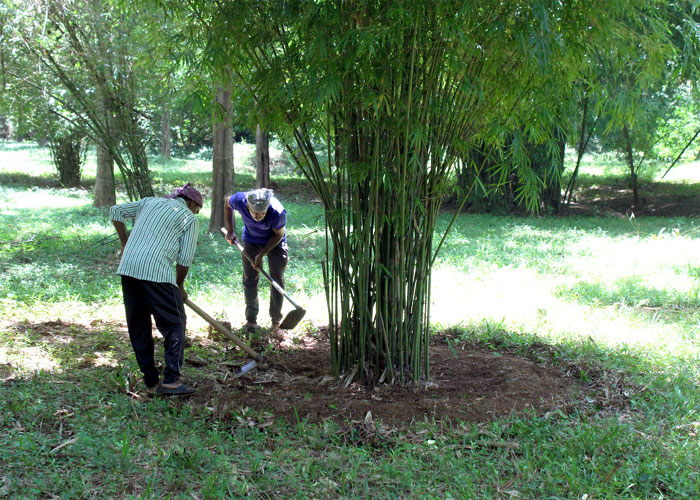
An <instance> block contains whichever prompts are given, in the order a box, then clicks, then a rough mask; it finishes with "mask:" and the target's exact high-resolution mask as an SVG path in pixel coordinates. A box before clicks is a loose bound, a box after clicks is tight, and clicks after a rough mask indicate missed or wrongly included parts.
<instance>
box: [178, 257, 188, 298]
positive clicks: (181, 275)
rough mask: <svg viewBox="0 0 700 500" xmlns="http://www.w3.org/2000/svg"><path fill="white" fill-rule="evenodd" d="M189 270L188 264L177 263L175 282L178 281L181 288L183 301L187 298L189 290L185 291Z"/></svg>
mask: <svg viewBox="0 0 700 500" xmlns="http://www.w3.org/2000/svg"><path fill="white" fill-rule="evenodd" d="M189 271H190V268H189V267H187V266H181V265H180V264H177V265H176V266H175V282H176V283H177V287H178V288H179V289H180V293H181V294H182V300H183V301H185V300H187V292H186V291H185V278H187V273H188V272H189Z"/></svg>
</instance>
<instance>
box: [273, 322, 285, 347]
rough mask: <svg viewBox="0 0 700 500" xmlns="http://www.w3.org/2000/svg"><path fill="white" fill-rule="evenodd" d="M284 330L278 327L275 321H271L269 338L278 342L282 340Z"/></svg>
mask: <svg viewBox="0 0 700 500" xmlns="http://www.w3.org/2000/svg"><path fill="white" fill-rule="evenodd" d="M285 333H286V332H285V331H284V330H282V329H280V324H279V322H277V321H273V322H272V324H271V325H270V338H271V339H272V340H277V341H278V342H282V341H283V340H284V334H285Z"/></svg>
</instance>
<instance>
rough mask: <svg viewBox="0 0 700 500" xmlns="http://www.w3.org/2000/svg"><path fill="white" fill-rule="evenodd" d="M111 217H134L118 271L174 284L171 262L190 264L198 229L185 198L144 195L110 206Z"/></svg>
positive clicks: (127, 274) (126, 274) (116, 218)
mask: <svg viewBox="0 0 700 500" xmlns="http://www.w3.org/2000/svg"><path fill="white" fill-rule="evenodd" d="M110 216H111V218H112V220H115V221H118V222H124V219H135V220H134V228H133V229H132V230H131V234H129V239H128V240H127V242H126V247H125V248H124V255H122V260H121V262H120V263H119V268H118V269H117V274H121V275H124V276H131V277H132V278H137V279H140V280H146V281H154V282H156V283H172V284H173V285H176V286H177V283H176V282H175V272H174V270H173V264H175V263H177V264H179V265H181V266H184V267H190V265H191V264H192V259H193V258H194V250H195V248H196V246H197V233H198V231H199V221H198V220H197V216H196V215H195V214H193V213H192V211H191V210H190V209H189V208H187V203H186V202H185V199H184V198H173V199H168V198H143V199H142V200H139V201H133V202H131V203H123V204H121V205H115V206H113V207H112V208H111V209H110Z"/></svg>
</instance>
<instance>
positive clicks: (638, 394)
mask: <svg viewBox="0 0 700 500" xmlns="http://www.w3.org/2000/svg"><path fill="white" fill-rule="evenodd" d="M250 151H251V147H250V146H246V145H237V149H236V158H237V163H236V183H237V186H240V189H247V188H249V187H251V186H252V185H253V183H254V172H253V169H252V166H251V165H250V163H249V162H250ZM275 158H276V159H277V161H280V160H279V154H277V155H276V157H275ZM238 159H240V160H241V161H240V162H239V161H238ZM603 160H604V161H601V162H600V163H598V159H596V158H594V157H591V158H586V164H585V165H584V169H585V174H586V175H589V176H590V179H591V183H590V185H593V184H600V183H605V182H613V181H614V179H615V178H617V179H619V178H620V176H621V175H623V172H624V166H621V165H620V164H619V163H615V162H614V161H613V160H611V159H603ZM273 161H274V160H273ZM88 165H90V164H88ZM280 165H282V163H280ZM596 165H597V166H596ZM677 168H678V167H677ZM693 169H694V170H693ZM152 170H153V174H154V186H155V187H156V189H157V190H159V192H168V191H169V190H170V189H172V187H173V186H175V185H177V184H179V183H181V182H182V181H185V180H192V181H194V182H196V183H197V184H199V185H206V184H207V183H208V182H209V178H210V172H209V163H208V162H207V161H204V160H197V159H174V160H171V161H170V162H167V163H166V164H165V165H164V166H162V165H161V164H160V163H159V160H158V159H156V158H153V159H152ZM697 170H699V169H697V168H695V167H692V168H686V166H681V169H680V170H678V172H683V176H686V177H687V178H684V179H683V180H678V182H679V183H678V184H673V185H671V186H670V189H679V190H682V189H684V187H683V184H682V183H683V182H689V183H698V182H699V179H698V177H700V174H699V173H695V172H696V171H697ZM86 172H87V175H88V178H89V175H90V174H89V172H90V168H89V167H88V168H87V169H86ZM583 173H584V172H582V174H583ZM93 175H94V174H93ZM272 175H273V180H274V181H275V182H277V183H278V185H279V187H278V189H277V192H278V195H279V196H280V198H281V199H282V201H283V203H284V204H285V206H286V207H287V209H288V211H289V226H288V230H289V242H290V243H289V244H290V254H291V259H290V263H289V268H288V271H287V288H288V289H289V290H290V291H291V293H292V295H293V296H294V297H295V299H298V300H299V301H300V302H302V303H303V304H304V305H305V306H306V308H307V309H308V311H309V312H308V314H307V319H308V321H306V320H305V325H307V327H308V325H311V326H313V325H323V324H325V323H324V321H325V322H327V317H326V310H325V303H324V299H323V290H322V278H321V272H320V266H319V262H320V260H321V259H322V257H323V244H324V236H323V218H322V217H323V214H322V210H321V208H320V206H319V205H318V204H315V203H310V202H308V201H306V200H307V199H308V196H305V195H304V192H303V190H304V185H303V182H302V181H301V180H300V179H299V178H298V177H297V176H295V174H294V173H293V172H291V171H289V169H288V167H285V166H281V167H280V173H279V174H278V173H276V171H275V170H273V172H272ZM669 175H670V174H669ZM679 175H680V174H679ZM693 175H695V178H693ZM54 176H55V174H54V173H53V170H52V167H51V165H50V164H49V163H48V155H47V153H46V150H44V149H41V148H37V147H36V146H32V145H26V144H19V145H18V144H8V143H0V180H1V181H2V184H1V185H0V318H2V319H1V320H0V408H2V411H0V431H1V432H0V498H50V497H55V498H193V497H195V496H196V497H197V498H212V499H213V498H240V497H251V498H273V497H274V498H277V497H286V498H365V497H370V496H371V497H376V498H488V499H490V498H493V499H498V498H526V499H545V498H546V499H573V498H576V499H581V498H589V499H593V498H596V499H600V498H610V499H612V498H615V499H617V498H625V499H652V498H653V499H659V498H662V499H679V498H689V499H695V498H699V497H700V490H699V489H698V485H699V484H700V471H699V470H698V468H699V467H698V464H700V440H699V439H698V432H700V415H699V413H700V393H699V392H698V390H697V384H698V383H699V382H700V349H699V348H698V346H699V341H700V339H699V338H698V336H699V335H700V334H699V333H698V332H700V312H699V311H700V255H699V254H698V251H697V249H698V248H699V247H698V244H699V243H700V242H699V240H700V229H699V228H698V224H699V222H698V220H697V219H692V218H682V217H679V218H637V219H632V220H629V219H625V218H614V217H609V218H607V217H580V216H577V217H566V218H539V217H528V218H514V217H498V216H489V215H464V216H459V217H458V218H457V221H456V225H455V228H454V230H453V231H452V232H451V233H450V234H449V235H448V237H447V239H446V242H445V246H444V248H443V250H442V251H441V253H440V255H439V257H438V259H437V261H436V266H435V269H434V274H433V288H432V305H431V313H432V314H431V322H432V327H433V328H434V329H435V330H436V331H448V332H449V334H450V336H451V338H452V339H453V342H456V343H460V342H466V343H468V344H469V343H474V342H476V343H478V344H480V345H482V346H487V347H490V348H492V349H494V350H497V351H500V350H507V351H511V352H522V353H524V354H527V355H529V356H540V355H541V356H542V362H544V363H547V364H549V365H551V366H554V367H565V366H568V365H569V364H570V363H580V364H581V366H584V365H585V366H589V367H591V370H592V371H591V373H590V374H583V375H582V376H583V377H584V379H585V378H586V377H590V378H594V377H595V378H596V379H597V380H599V381H601V382H602V383H604V384H605V385H606V386H608V387H609V388H610V391H611V393H615V394H617V392H616V391H617V384H620V390H619V391H618V392H619V397H620V398H622V399H623V400H624V404H622V405H614V404H611V403H610V401H605V400H595V401H586V402H582V405H581V408H579V409H575V410H573V411H572V412H570V413H569V414H564V413H561V412H554V413H552V414H549V415H547V416H536V415H531V414H527V413H525V414H520V415H514V416H511V417H509V418H505V419H501V420H498V421H496V422H492V423H489V424H481V425H475V424H469V423H463V422H452V423H450V424H447V423H434V422H422V423H417V424H414V425H412V426H410V427H408V428H402V429H398V430H395V432H391V433H382V432H378V433H377V435H376V440H375V441H374V442H373V443H372V444H370V443H367V442H364V441H363V440H362V439H361V437H360V436H358V435H355V434H353V431H352V428H350V430H348V428H341V427H339V426H338V425H336V424H332V423H326V424H309V423H307V422H306V421H305V420H304V416H303V415H300V416H299V422H298V424H297V425H289V424H285V423H283V422H276V423H275V424H274V425H272V426H269V427H264V428H260V426H259V425H257V424H259V423H261V422H263V421H265V418H266V417H265V415H259V414H255V413H253V412H251V411H250V410H245V409H243V408H236V409H230V410H229V413H228V414H227V417H228V418H222V416H221V412H220V411H219V410H218V409H217V408H215V404H216V402H215V401H213V402H212V404H211V405H200V404H194V403H192V402H188V401H182V402H171V401H165V400H160V399H154V400H145V401H144V400H139V399H135V398H132V397H129V396H128V394H127V393H126V391H127V390H132V389H133V388H134V387H136V386H137V384H139V376H138V368H137V366H136V364H135V361H134V360H133V355H132V353H131V350H130V347H129V345H128V340H127V339H126V337H125V332H124V324H123V323H124V320H123V306H122V303H121V290H120V287H119V284H118V280H117V279H116V277H115V275H114V271H115V269H116V263H117V256H116V251H117V249H118V244H117V241H116V238H115V237H114V231H113V229H112V226H111V224H110V222H109V217H108V213H107V211H106V210H104V209H97V208H94V207H92V205H91V197H90V193H89V191H84V190H64V189H58V188H56V187H52V184H51V182H52V180H53V178H54ZM606 176H608V177H606ZM616 176H617V177H616ZM583 178H584V179H585V178H586V177H585V176H584V177H583ZM679 192H680V191H679ZM208 208H209V207H208V205H207V206H205V207H204V210H203V211H202V214H201V215H200V222H201V227H202V232H201V234H200V238H199V244H198V249H197V257H196V263H195V265H194V266H193V267H192V269H191V272H190V276H189V278H188V281H187V284H186V287H187V289H188V291H189V292H190V295H191V298H192V300H193V301H194V302H195V303H198V304H199V305H201V306H202V307H203V308H204V309H205V310H207V311H208V312H209V313H210V314H212V315H214V316H219V317H221V316H226V317H228V319H229V320H231V321H232V323H233V324H234V325H236V324H238V323H239V322H240V323H242V322H243V317H242V312H241V311H242V291H241V289H240V275H241V264H240V256H239V255H238V254H237V253H236V251H235V250H234V249H233V248H231V247H230V246H228V245H225V244H224V242H223V241H222V240H221V238H220V237H219V236H218V235H208V234H206V233H205V228H206V227H207V226H208V213H209V211H208ZM448 221H449V214H444V215H443V216H441V218H440V221H439V223H438V227H437V230H436V233H437V234H438V235H440V234H441V232H442V231H444V230H445V228H446V226H447V224H448ZM436 239H437V238H436ZM264 293H265V292H263V294H264ZM287 307H288V306H287ZM263 309H264V308H263ZM48 322H56V323H57V324H58V326H57V327H56V328H57V330H56V331H55V332H51V331H48V332H47V331H43V330H42V328H46V325H49V326H50V325H51V324H53V323H48ZM42 325H43V326H42ZM190 330H191V331H192V333H193V335H194V338H195V339H201V338H203V331H204V324H203V322H202V321H198V320H196V319H192V321H191V322H190ZM69 333H70V334H69ZM541 345H546V346H547V347H548V349H547V350H546V351H541V352H542V353H543V354H538V353H539V352H540V351H539V350H538V346H541ZM159 348H160V347H159ZM192 352H193V353H194V354H196V355H199V356H201V357H203V358H204V357H206V358H209V359H212V360H218V359H223V357H224V354H225V353H223V352H222V351H220V350H217V349H216V348H214V347H212V346H211V345H209V344H207V343H204V342H194V345H193V347H192ZM158 355H160V354H157V356H158ZM198 376H200V373H199V372H198V369H197V368H196V367H193V366H189V365H186V366H185V377H188V378H191V379H195V380H196V379H197V377H198ZM623 381H624V383H623ZM623 386H624V387H625V388H627V387H631V388H633V389H624V391H623V389H622V387H623ZM625 392H626V393H625ZM492 440H495V441H505V442H517V443H518V445H519V446H518V448H517V450H509V449H499V448H493V447H489V446H488V445H487V444H486V443H487V441H492Z"/></svg>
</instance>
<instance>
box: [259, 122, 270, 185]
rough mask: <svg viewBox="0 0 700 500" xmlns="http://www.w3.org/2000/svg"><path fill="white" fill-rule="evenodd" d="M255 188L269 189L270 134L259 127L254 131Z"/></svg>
mask: <svg viewBox="0 0 700 500" xmlns="http://www.w3.org/2000/svg"><path fill="white" fill-rule="evenodd" d="M255 187H257V188H269V187H270V134H269V133H268V132H267V130H263V129H262V128H260V125H258V126H257V128H256V130H255Z"/></svg>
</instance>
